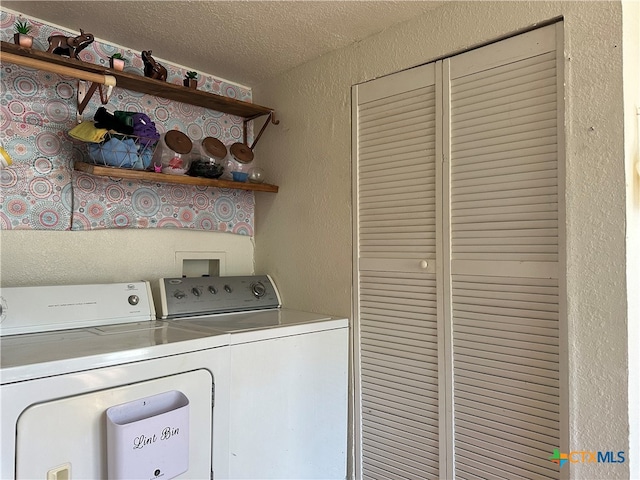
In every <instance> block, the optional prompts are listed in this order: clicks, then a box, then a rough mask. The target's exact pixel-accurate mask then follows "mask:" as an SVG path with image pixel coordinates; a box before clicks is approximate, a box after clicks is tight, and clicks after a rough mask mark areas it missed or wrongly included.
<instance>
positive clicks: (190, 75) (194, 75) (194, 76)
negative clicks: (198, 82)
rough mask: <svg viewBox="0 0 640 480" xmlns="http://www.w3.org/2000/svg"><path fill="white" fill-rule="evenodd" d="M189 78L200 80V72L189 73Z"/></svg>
mask: <svg viewBox="0 0 640 480" xmlns="http://www.w3.org/2000/svg"><path fill="white" fill-rule="evenodd" d="M187 78H189V79H191V80H195V79H196V78H198V72H187Z"/></svg>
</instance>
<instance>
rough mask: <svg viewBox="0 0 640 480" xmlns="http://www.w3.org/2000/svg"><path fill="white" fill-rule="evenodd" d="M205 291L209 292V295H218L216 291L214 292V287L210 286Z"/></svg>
mask: <svg viewBox="0 0 640 480" xmlns="http://www.w3.org/2000/svg"><path fill="white" fill-rule="evenodd" d="M207 290H209V293H210V294H211V295H215V294H216V293H218V290H216V287H214V286H213V285H210V286H209V288H208V289H207Z"/></svg>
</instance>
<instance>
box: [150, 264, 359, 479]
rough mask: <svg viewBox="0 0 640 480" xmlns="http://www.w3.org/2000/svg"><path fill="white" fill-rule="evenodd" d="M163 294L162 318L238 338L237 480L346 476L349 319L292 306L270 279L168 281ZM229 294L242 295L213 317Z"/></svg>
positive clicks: (234, 404) (233, 388) (233, 442)
mask: <svg viewBox="0 0 640 480" xmlns="http://www.w3.org/2000/svg"><path fill="white" fill-rule="evenodd" d="M157 293H158V294H157V295H156V297H157V298H158V299H159V300H160V302H159V304H158V312H159V316H160V317H162V318H164V319H172V320H173V322H174V324H175V325H176V326H179V327H182V328H185V329H188V330H197V329H199V328H204V329H214V330H216V331H219V332H225V333H228V334H229V346H228V350H229V378H228V380H229V391H228V394H229V416H228V422H229V425H228V428H229V432H228V454H229V464H228V475H229V478H233V479H253V480H255V479H273V480H284V479H291V480H302V479H323V480H329V479H336V480H338V479H345V478H346V476H347V435H348V432H347V430H348V429H347V425H348V418H347V415H348V414H347V410H348V363H349V322H348V319H346V318H338V317H332V316H328V315H322V314H318V313H311V312H303V311H299V310H292V309H287V308H282V307H281V306H280V305H281V303H282V302H281V299H280V297H279V294H278V291H277V289H276V288H275V284H274V283H273V281H272V279H271V278H270V277H269V276H254V277H236V278H234V281H233V283H231V282H229V281H227V280H226V279H224V278H220V279H215V278H210V277H205V278H172V279H161V280H160V282H159V285H158V292H157ZM221 294H222V298H220V295H221ZM228 294H234V295H238V296H239V297H240V298H242V300H241V301H240V302H234V303H233V304H230V305H227V306H226V310H227V311H228V312H229V313H227V314H225V315H208V314H206V312H209V311H211V310H212V309H213V305H220V306H221V301H222V299H224V298H225V295H228ZM262 303H264V304H267V305H272V306H273V308H254V307H255V306H257V305H258V304H262ZM202 313H205V314H204V315H203V314H202Z"/></svg>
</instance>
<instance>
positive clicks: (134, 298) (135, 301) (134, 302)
mask: <svg viewBox="0 0 640 480" xmlns="http://www.w3.org/2000/svg"><path fill="white" fill-rule="evenodd" d="M128 300H129V305H137V304H138V302H139V301H140V297H138V296H137V295H131V296H130V297H129V299H128Z"/></svg>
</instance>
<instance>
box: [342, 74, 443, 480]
mask: <svg viewBox="0 0 640 480" xmlns="http://www.w3.org/2000/svg"><path fill="white" fill-rule="evenodd" d="M354 100H355V105H356V106H357V107H356V111H355V112H354V123H355V124H356V133H355V136H354V140H355V144H356V146H355V152H354V157H355V158H356V163H355V169H354V178H355V184H354V190H355V192H356V197H355V202H354V203H355V206H356V212H355V213H356V221H355V225H356V230H357V231H356V232H355V234H354V240H355V244H356V252H357V253H356V255H357V271H356V275H357V284H356V290H357V292H356V297H357V298H356V304H357V318H356V328H357V331H358V335H359V342H357V343H358V345H357V346H356V350H357V352H356V357H357V359H356V362H357V364H358V371H359V374H360V376H359V384H358V387H357V388H358V389H359V392H358V393H359V395H358V397H359V399H360V405H359V412H357V414H356V415H357V417H358V418H359V421H360V425H359V436H360V439H359V441H360V445H359V457H360V459H361V465H359V467H360V472H359V473H360V475H359V476H360V477H362V478H365V479H388V478H405V479H427V478H433V479H437V478H440V470H439V462H440V459H439V441H440V440H439V405H438V379H439V375H438V329H437V308H436V277H435V257H436V227H435V225H436V164H435V156H436V147H435V143H436V90H435V66H434V65H427V66H425V67H419V68H415V69H412V70H410V71H407V72H401V73H400V74H395V75H392V76H391V77H386V78H382V79H378V80H374V81H372V82H369V83H366V84H363V85H359V86H357V87H354Z"/></svg>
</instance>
